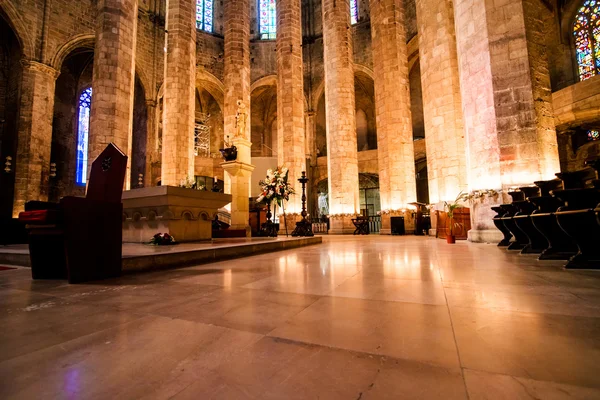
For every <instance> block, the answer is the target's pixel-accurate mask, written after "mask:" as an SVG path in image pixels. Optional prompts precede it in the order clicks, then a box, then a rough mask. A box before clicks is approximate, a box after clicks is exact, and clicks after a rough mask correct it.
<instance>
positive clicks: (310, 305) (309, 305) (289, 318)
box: [265, 296, 323, 336]
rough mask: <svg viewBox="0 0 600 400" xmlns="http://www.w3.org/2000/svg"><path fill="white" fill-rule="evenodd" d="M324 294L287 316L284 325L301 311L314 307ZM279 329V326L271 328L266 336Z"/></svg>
mask: <svg viewBox="0 0 600 400" xmlns="http://www.w3.org/2000/svg"><path fill="white" fill-rule="evenodd" d="M322 297H323V296H319V298H317V299H314V301H312V302H311V303H310V304H308V305H307V306H306V307H304V308H303V309H302V310H300V311H298V312H297V313H295V314H294V315H291V316H290V317H288V318H286V320H285V321H284V322H283V323H282V325H284V324H287V323H289V321H291V320H292V319H293V318H294V317H296V316H297V315H299V314H300V313H302V312H304V311H306V310H307V309H308V308H310V307H312V306H313V305H314V304H315V303H316V302H317V301H319V300H321V298H322ZM277 329H279V326H277V327H275V328H273V329H271V330H270V331H269V332H267V333H265V336H269V335H270V334H271V333H273V332H274V331H276V330H277Z"/></svg>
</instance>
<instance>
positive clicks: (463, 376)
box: [436, 252, 470, 400]
mask: <svg viewBox="0 0 600 400" xmlns="http://www.w3.org/2000/svg"><path fill="white" fill-rule="evenodd" d="M436 256H437V257H439V255H438V254H437V252H436ZM438 263H439V262H438ZM438 274H439V275H440V280H441V282H442V289H443V291H444V299H446V312H447V313H448V318H449V319H450V328H451V329H452V338H453V339H454V348H455V349H456V357H457V358H458V365H459V368H460V375H461V377H462V382H463V387H464V390H465V396H466V398H467V400H469V399H470V395H469V388H468V386H467V380H466V377H465V373H464V365H463V361H462V358H461V357H460V349H459V347H458V339H457V338H456V330H455V329H454V321H453V320H452V313H451V312H450V303H449V302H448V295H447V294H446V287H445V286H444V277H443V276H442V271H441V269H440V268H438Z"/></svg>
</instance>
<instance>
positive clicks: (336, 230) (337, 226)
mask: <svg viewBox="0 0 600 400" xmlns="http://www.w3.org/2000/svg"><path fill="white" fill-rule="evenodd" d="M352 218H355V217H353V216H345V215H344V216H339V215H337V216H331V217H330V219H329V234H330V235H351V234H353V233H354V231H355V230H356V227H355V226H354V224H353V223H352Z"/></svg>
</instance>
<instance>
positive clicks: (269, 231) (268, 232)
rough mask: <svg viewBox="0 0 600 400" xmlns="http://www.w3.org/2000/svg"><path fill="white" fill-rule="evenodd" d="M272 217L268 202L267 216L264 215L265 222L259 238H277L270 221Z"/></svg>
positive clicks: (275, 229)
mask: <svg viewBox="0 0 600 400" xmlns="http://www.w3.org/2000/svg"><path fill="white" fill-rule="evenodd" d="M272 216H273V215H272V214H271V202H270V201H269V202H268V203H267V215H266V217H267V222H265V223H264V224H262V225H261V227H260V232H259V236H262V237H277V227H276V225H275V224H274V223H273V221H271V217H272Z"/></svg>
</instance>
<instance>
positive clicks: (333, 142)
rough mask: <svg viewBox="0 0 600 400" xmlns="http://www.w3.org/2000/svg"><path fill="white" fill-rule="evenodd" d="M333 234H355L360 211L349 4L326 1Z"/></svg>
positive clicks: (324, 8)
mask: <svg viewBox="0 0 600 400" xmlns="http://www.w3.org/2000/svg"><path fill="white" fill-rule="evenodd" d="M322 9H323V42H324V57H325V108H326V109H327V120H326V125H327V172H328V185H329V212H330V218H331V224H330V228H331V229H330V231H329V232H330V233H332V234H340V233H352V232H354V227H353V225H352V221H351V219H352V216H351V215H353V214H355V213H358V212H359V208H360V202H359V198H358V155H357V143H356V120H355V115H354V113H355V109H354V108H355V103H354V64H353V59H352V57H353V55H352V29H351V27H350V5H349V3H348V1H340V0H323V3H322Z"/></svg>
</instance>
